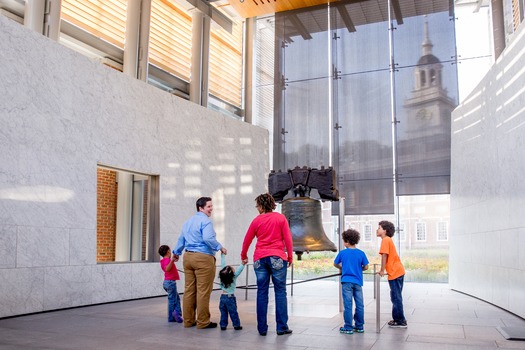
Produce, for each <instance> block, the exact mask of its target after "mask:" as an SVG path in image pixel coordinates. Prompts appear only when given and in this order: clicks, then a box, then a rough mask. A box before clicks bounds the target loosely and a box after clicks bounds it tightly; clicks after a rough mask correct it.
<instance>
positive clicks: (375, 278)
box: [374, 265, 381, 333]
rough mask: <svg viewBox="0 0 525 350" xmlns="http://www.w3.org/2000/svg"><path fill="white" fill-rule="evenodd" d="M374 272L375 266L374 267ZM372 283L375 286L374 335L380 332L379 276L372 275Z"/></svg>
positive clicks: (376, 274)
mask: <svg viewBox="0 0 525 350" xmlns="http://www.w3.org/2000/svg"><path fill="white" fill-rule="evenodd" d="M374 270H375V265H374ZM374 282H375V285H376V288H375V289H376V293H377V295H376V333H380V332H381V293H380V289H379V288H380V286H381V283H380V282H381V276H380V275H379V274H378V273H374Z"/></svg>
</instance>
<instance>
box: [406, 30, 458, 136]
mask: <svg viewBox="0 0 525 350" xmlns="http://www.w3.org/2000/svg"><path fill="white" fill-rule="evenodd" d="M433 46H434V45H432V42H431V41H430V38H429V32H428V21H427V20H425V25H424V39H423V43H422V44H421V47H422V55H421V57H420V58H419V61H418V62H417V65H416V67H415V69H414V89H413V90H412V92H411V97H410V98H408V99H406V100H405V103H404V108H405V113H406V119H405V122H406V123H407V124H406V125H405V130H406V132H407V133H408V134H409V135H408V137H409V138H414V137H421V136H431V135H436V133H438V134H440V133H447V134H449V135H450V116H451V113H452V110H454V108H455V107H456V104H455V102H454V100H452V99H451V98H450V97H449V96H448V94H447V90H446V89H444V88H443V78H442V70H443V65H442V64H441V62H440V60H439V59H438V58H437V57H436V56H434V55H433V54H432V47H433Z"/></svg>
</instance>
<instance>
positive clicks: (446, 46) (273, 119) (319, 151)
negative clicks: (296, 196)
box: [254, 0, 491, 282]
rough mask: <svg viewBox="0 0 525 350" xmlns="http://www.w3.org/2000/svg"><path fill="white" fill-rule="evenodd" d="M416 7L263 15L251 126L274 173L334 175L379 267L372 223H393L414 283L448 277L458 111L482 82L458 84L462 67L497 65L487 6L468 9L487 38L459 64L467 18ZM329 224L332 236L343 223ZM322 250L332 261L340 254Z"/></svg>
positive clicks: (438, 7) (441, 3)
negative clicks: (263, 135) (261, 128)
mask: <svg viewBox="0 0 525 350" xmlns="http://www.w3.org/2000/svg"><path fill="white" fill-rule="evenodd" d="M412 5H414V3H412ZM415 5H416V6H415V7H414V6H410V5H408V4H405V3H399V2H397V1H392V2H390V1H388V0H384V1H363V2H358V3H353V4H338V3H335V4H334V3H332V4H330V5H322V6H314V7H309V8H305V9H300V10H295V11H289V12H282V13H277V14H276V15H275V16H274V17H266V18H260V19H258V24H257V36H256V37H257V39H256V48H258V51H257V55H256V72H257V75H256V83H257V89H256V90H257V91H256V96H258V98H257V103H258V104H257V108H255V111H256V116H255V117H254V120H255V123H256V124H260V125H262V124H264V125H266V127H268V128H269V129H270V130H271V133H272V134H273V144H272V146H273V148H272V149H273V150H274V154H273V163H272V164H273V169H275V170H278V169H282V170H287V169H292V168H294V167H296V166H299V167H303V166H307V167H311V168H319V167H321V166H333V167H334V168H335V170H336V172H337V186H338V189H339V192H340V195H341V196H342V197H344V198H345V214H346V215H345V218H346V220H345V225H346V227H345V228H350V227H352V228H355V229H357V230H358V231H360V232H361V242H360V245H359V246H360V248H361V249H363V250H365V251H366V252H367V254H368V256H369V259H370V260H371V262H372V263H379V256H378V253H377V252H378V248H379V244H380V239H378V238H377V237H376V234H375V231H376V229H377V223H378V222H379V221H380V220H390V221H392V222H394V223H395V224H396V226H397V227H398V231H397V232H396V235H395V236H394V241H395V242H396V245H397V246H398V248H399V252H400V255H401V256H402V259H403V261H404V263H405V266H406V268H407V271H408V272H407V280H408V281H437V282H446V281H447V280H448V238H449V235H450V234H453V233H451V232H448V227H449V217H450V214H449V212H450V208H449V193H450V162H451V159H450V146H451V144H450V143H451V129H450V128H451V120H452V111H453V110H454V108H455V107H456V106H457V105H458V104H459V103H460V96H461V97H463V96H466V95H467V94H468V88H469V87H470V88H473V87H474V86H475V84H473V83H472V79H469V81H467V82H465V83H461V84H460V83H458V79H459V77H458V71H459V72H460V73H459V74H466V75H467V76H468V74H471V72H474V71H475V70H476V67H480V65H487V63H488V60H490V57H491V55H490V52H489V51H490V50H486V49H485V48H488V46H486V44H485V43H486V42H488V39H489V37H490V36H489V35H488V33H489V31H490V28H489V25H488V23H489V22H486V21H485V17H484V16H488V13H489V10H488V8H483V7H481V8H479V7H478V9H477V10H478V12H477V15H472V14H471V13H469V12H468V11H463V12H462V13H463V14H465V13H468V16H466V15H465V16H466V17H467V18H468V19H466V20H465V22H463V23H466V22H467V21H468V22H469V23H471V25H472V26H474V27H476V28H478V29H481V28H482V29H483V30H484V32H486V33H487V35H486V36H482V37H481V38H480V37H479V36H476V35H470V36H469V37H470V38H471V41H472V38H473V37H476V38H479V41H480V44H479V45H478V48H474V46H476V45H473V44H474V43H472V44H471V45H470V46H472V48H468V46H466V49H468V50H471V51H470V52H469V54H468V57H466V56H461V57H460V56H458V54H457V53H456V45H457V44H458V52H462V51H461V50H463V48H460V46H459V41H458V42H456V27H457V26H458V23H459V22H461V21H463V18H461V17H460V16H455V13H454V10H455V9H454V6H453V4H452V3H451V2H450V1H448V0H434V1H428V2H417V3H415ZM462 6H466V5H462ZM462 10H465V8H464V7H463V8H462ZM471 10H472V9H471ZM472 16H474V18H477V19H476V20H475V21H473V20H472ZM464 30H467V29H465V28H463V27H461V28H460V27H458V32H460V33H461V35H463V32H462V31H464ZM272 34H273V35H272ZM263 47H264V48H266V50H264V52H262V50H260V48H263ZM269 48H273V49H269ZM464 52H467V51H464ZM271 54H273V56H272V57H271V58H270V57H269V56H270V55H271ZM458 63H459V64H458ZM460 68H461V69H460ZM487 69H488V67H487V68H486V69H479V70H478V75H480V76H483V74H484V73H485V72H486V70H487ZM469 72H470V73H469ZM271 78H273V81H272V79H271ZM480 78H481V77H478V78H477V79H478V80H479V79H480ZM271 88H273V91H274V93H273V98H272V96H270V93H269V91H271ZM259 96H264V97H265V100H264V101H262V102H261V101H260V100H259ZM263 105H264V106H266V109H265V108H263ZM268 106H273V113H272V110H270V109H269V108H268ZM333 204H335V205H333V209H332V213H333V214H335V215H336V213H338V208H337V207H338V205H337V202H334V203H333ZM323 215H324V214H323ZM323 222H324V224H325V231H326V233H327V236H328V237H329V238H331V239H332V240H334V238H335V240H336V239H337V235H336V234H335V232H337V220H334V219H333V218H332V219H330V218H324V219H323ZM315 255H316V254H311V258H314V259H315V258H316V257H315ZM317 255H318V256H321V258H322V259H325V260H326V262H327V263H328V264H331V262H332V261H331V259H332V258H333V256H332V255H334V253H319V254H317ZM303 259H306V260H307V259H309V257H308V256H307V255H304V256H303ZM317 265H319V264H317ZM328 270H330V269H328Z"/></svg>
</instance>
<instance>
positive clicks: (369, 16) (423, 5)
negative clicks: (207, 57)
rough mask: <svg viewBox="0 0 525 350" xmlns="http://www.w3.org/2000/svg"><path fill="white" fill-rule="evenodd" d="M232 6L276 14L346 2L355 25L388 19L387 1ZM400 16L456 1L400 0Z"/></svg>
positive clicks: (297, 0)
mask: <svg viewBox="0 0 525 350" xmlns="http://www.w3.org/2000/svg"><path fill="white" fill-rule="evenodd" d="M228 2H229V4H230V6H231V7H232V9H233V10H234V11H235V12H237V13H238V14H239V15H240V16H241V17H244V18H251V17H256V16H262V15H268V14H274V13H277V12H283V11H290V10H300V9H306V8H311V7H314V6H318V7H319V6H322V5H326V4H328V3H331V4H334V5H337V4H340V5H344V6H345V7H346V9H347V10H348V11H349V14H350V16H351V18H352V21H354V24H355V25H361V24H366V23H374V22H382V21H385V20H387V19H388V8H387V4H388V2H387V0H228ZM397 4H398V5H399V6H398V9H399V10H400V16H402V17H405V18H406V17H412V16H420V15H424V14H429V13H434V12H441V11H449V12H450V11H452V12H451V13H453V9H452V8H451V6H453V0H397Z"/></svg>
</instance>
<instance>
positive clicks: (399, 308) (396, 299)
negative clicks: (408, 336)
mask: <svg viewBox="0 0 525 350" xmlns="http://www.w3.org/2000/svg"><path fill="white" fill-rule="evenodd" d="M394 232H396V228H395V226H394V224H393V223H391V222H390V221H380V222H379V227H378V228H377V231H376V235H377V237H381V247H380V248H379V254H381V270H379V275H380V276H381V277H383V276H384V275H386V274H388V284H389V285H390V300H391V301H392V318H393V320H391V321H389V322H388V325H389V326H390V327H392V328H407V320H406V318H405V313H404V311H403V296H402V294H401V292H402V291H403V279H404V277H405V268H404V267H403V264H402V263H401V259H400V258H399V255H398V254H397V251H396V246H395V245H394V241H392V237H393V236H394ZM385 270H386V271H385Z"/></svg>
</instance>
